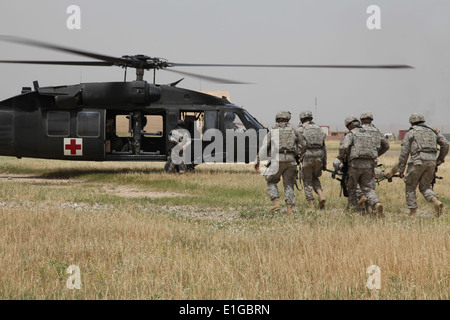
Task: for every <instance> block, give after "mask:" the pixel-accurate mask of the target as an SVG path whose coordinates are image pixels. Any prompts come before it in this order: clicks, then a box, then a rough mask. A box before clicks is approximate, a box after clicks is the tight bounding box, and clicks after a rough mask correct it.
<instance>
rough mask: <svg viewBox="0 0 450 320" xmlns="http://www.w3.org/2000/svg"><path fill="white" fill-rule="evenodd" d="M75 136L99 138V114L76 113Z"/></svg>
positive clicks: (89, 112)
mask: <svg viewBox="0 0 450 320" xmlns="http://www.w3.org/2000/svg"><path fill="white" fill-rule="evenodd" d="M77 135H78V136H79V137H98V136H100V113H98V112H91V111H88V112H80V113H78V121H77Z"/></svg>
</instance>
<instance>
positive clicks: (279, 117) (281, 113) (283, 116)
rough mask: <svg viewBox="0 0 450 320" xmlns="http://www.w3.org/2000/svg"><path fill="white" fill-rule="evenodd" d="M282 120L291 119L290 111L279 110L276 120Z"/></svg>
mask: <svg viewBox="0 0 450 320" xmlns="http://www.w3.org/2000/svg"><path fill="white" fill-rule="evenodd" d="M280 120H287V121H289V120H291V113H290V112H289V111H279V112H278V113H277V115H276V116H275V121H276V122H279V121H280Z"/></svg>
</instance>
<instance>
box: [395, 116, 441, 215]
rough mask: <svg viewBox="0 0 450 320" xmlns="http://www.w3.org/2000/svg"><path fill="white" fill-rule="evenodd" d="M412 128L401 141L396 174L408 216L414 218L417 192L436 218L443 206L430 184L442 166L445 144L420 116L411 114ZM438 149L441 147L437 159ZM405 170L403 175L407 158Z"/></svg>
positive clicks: (438, 134) (439, 135)
mask: <svg viewBox="0 0 450 320" xmlns="http://www.w3.org/2000/svg"><path fill="white" fill-rule="evenodd" d="M409 123H410V124H411V126H412V127H411V128H410V129H409V131H408V133H407V134H406V135H405V137H404V138H403V140H402V147H401V151H400V157H399V159H398V172H399V175H400V178H403V177H404V178H405V179H404V181H405V185H406V204H407V206H408V208H409V210H410V215H411V216H416V215H417V197H416V188H417V185H418V186H419V191H420V192H421V193H422V195H423V196H424V198H425V199H426V200H427V201H429V202H432V203H433V205H434V210H435V213H436V216H437V217H439V216H440V215H441V214H442V212H443V209H444V205H443V203H442V202H440V201H439V200H438V196H437V195H436V194H435V193H434V191H433V190H432V189H431V182H432V181H433V177H434V175H435V172H436V170H437V167H438V166H440V165H441V164H442V163H444V160H445V156H446V155H447V153H448V148H449V146H448V141H447V139H445V137H444V136H443V135H442V134H441V133H439V132H437V131H436V130H434V129H431V128H430V127H428V126H426V125H425V118H424V116H423V115H421V114H420V113H413V114H411V116H410V117H409ZM437 145H439V146H440V150H439V155H438V156H437V158H436V154H437V151H438V148H437ZM409 156H411V157H410V159H409V162H408V168H407V170H406V175H405V174H404V171H405V167H406V163H407V161H408V157H409Z"/></svg>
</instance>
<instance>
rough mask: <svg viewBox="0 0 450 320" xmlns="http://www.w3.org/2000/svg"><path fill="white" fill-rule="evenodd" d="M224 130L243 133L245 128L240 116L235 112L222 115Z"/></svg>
mask: <svg viewBox="0 0 450 320" xmlns="http://www.w3.org/2000/svg"><path fill="white" fill-rule="evenodd" d="M224 120H225V122H224V123H225V129H233V130H242V131H245V130H246V129H247V128H246V127H245V125H244V124H243V121H242V119H241V115H240V114H239V113H237V112H231V111H227V112H225V115H224Z"/></svg>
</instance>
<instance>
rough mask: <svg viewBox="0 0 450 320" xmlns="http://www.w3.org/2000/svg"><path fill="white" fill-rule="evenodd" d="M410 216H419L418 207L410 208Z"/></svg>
mask: <svg viewBox="0 0 450 320" xmlns="http://www.w3.org/2000/svg"><path fill="white" fill-rule="evenodd" d="M409 216H410V217H413V218H415V217H417V208H409Z"/></svg>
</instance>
